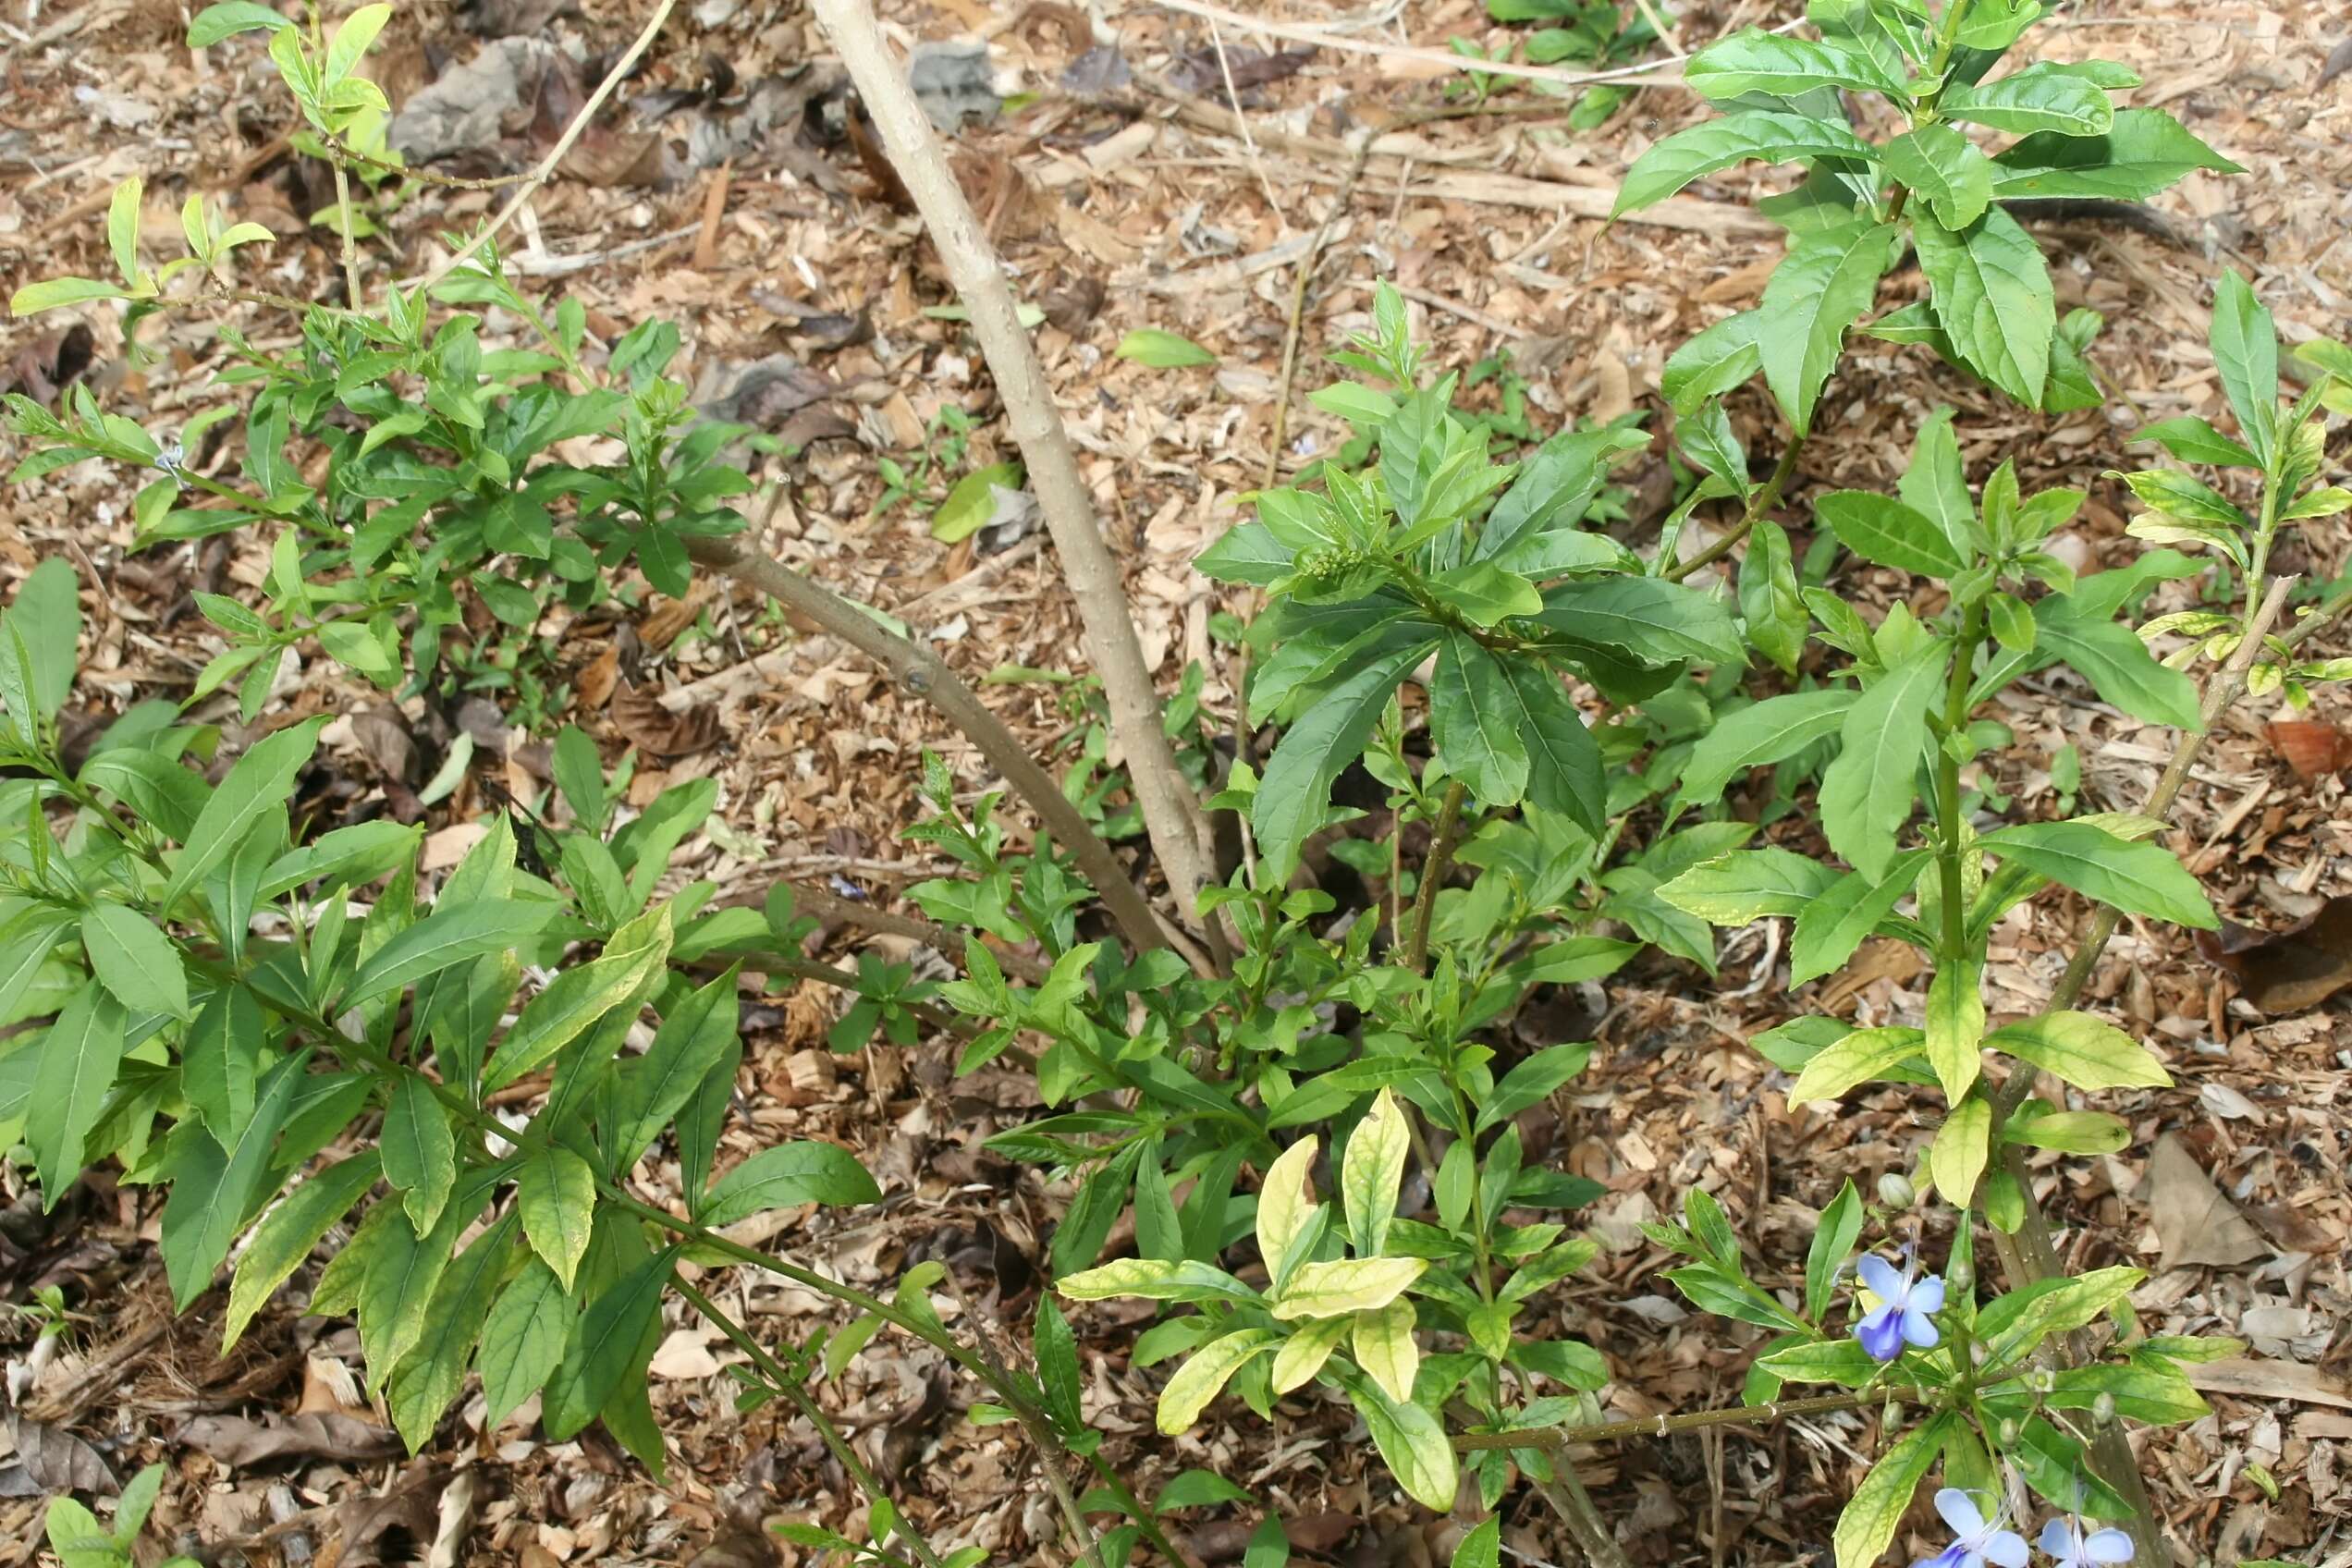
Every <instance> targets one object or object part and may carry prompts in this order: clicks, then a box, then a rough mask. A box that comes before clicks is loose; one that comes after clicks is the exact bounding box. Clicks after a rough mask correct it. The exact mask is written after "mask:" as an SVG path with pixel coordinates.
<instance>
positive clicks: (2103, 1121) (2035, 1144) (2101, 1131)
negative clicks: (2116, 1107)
mask: <svg viewBox="0 0 2352 1568" xmlns="http://www.w3.org/2000/svg"><path fill="white" fill-rule="evenodd" d="M2002 1135H2003V1137H2004V1138H2005V1139H2006V1140H2007V1141H2008V1142H2010V1143H2013V1144H2024V1145H2027V1146H2028V1147H2032V1148H2038V1149H2055V1150H2057V1151H2058V1152H2059V1153H2060V1154H2115V1153H2118V1152H2120V1151H2121V1150H2123V1149H2125V1148H2128V1147H2130V1146H2131V1141H2132V1133H2131V1123H2130V1122H2128V1121H2124V1120H2123V1118H2121V1117H2118V1116H2110V1115H2108V1114H2107V1113H2106V1112H2105V1111H2103V1110H2061V1111H2053V1112H2052V1113H2051V1114H2049V1115H2047V1116H2035V1117H2026V1116H2015V1117H2012V1118H2010V1120H2009V1122H2008V1124H2007V1125H2006V1126H2005V1127H2003V1129H2002Z"/></svg>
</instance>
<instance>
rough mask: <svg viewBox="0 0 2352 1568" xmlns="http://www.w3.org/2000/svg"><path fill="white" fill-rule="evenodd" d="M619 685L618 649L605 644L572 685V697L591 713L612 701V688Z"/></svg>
mask: <svg viewBox="0 0 2352 1568" xmlns="http://www.w3.org/2000/svg"><path fill="white" fill-rule="evenodd" d="M619 683H620V649H619V646H617V645H616V644H614V643H606V644H605V651H604V652H603V653H601V654H598V655H596V656H595V657H594V658H593V659H590V660H589V661H588V666H587V668H584V669H582V671H581V672H580V676H579V679H578V680H576V681H575V682H574V683H573V686H572V692H573V695H574V696H575V697H576V698H577V699H578V701H579V703H580V705H581V706H582V707H583V708H587V709H589V710H591V711H592V712H593V711H594V710H595V709H597V708H600V707H603V706H604V705H605V704H606V703H608V702H610V701H612V694H613V688H614V687H615V686H618V685H619Z"/></svg>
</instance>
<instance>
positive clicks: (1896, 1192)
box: [1879, 1170, 1919, 1208]
mask: <svg viewBox="0 0 2352 1568" xmlns="http://www.w3.org/2000/svg"><path fill="white" fill-rule="evenodd" d="M1918 1197H1919V1194H1918V1192H1917V1189H1915V1188H1914V1187H1913V1186H1912V1185H1911V1179H1910V1178H1909V1177H1907V1176H1905V1175H1904V1174H1903V1172H1902V1171H1900V1170H1890V1171H1888V1172H1886V1174H1884V1175H1882V1176H1880V1178H1879V1201H1880V1203H1882V1204H1884V1205H1886V1206H1887V1207H1889V1208H1909V1207H1911V1206H1912V1205H1913V1204H1914V1203H1916V1202H1917V1201H1918Z"/></svg>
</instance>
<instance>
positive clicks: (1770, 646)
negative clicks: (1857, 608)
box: [1739, 518, 1813, 675]
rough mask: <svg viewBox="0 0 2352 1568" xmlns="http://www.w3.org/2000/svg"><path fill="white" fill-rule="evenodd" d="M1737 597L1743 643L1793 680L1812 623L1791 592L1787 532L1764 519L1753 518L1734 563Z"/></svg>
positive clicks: (1792, 569) (1793, 566)
mask: <svg viewBox="0 0 2352 1568" xmlns="http://www.w3.org/2000/svg"><path fill="white" fill-rule="evenodd" d="M1739 597H1740V619H1742V620H1743V621H1745V622H1746V630H1747V640H1748V642H1750V643H1753V644H1754V645H1755V647H1756V651H1757V652H1758V653H1760V654H1762V655H1764V656H1765V657H1766V658H1769V659H1770V660H1771V661H1772V662H1773V663H1774V664H1776V665H1778V666H1780V667H1781V668H1782V670H1783V671H1785V672H1787V673H1789V674H1792V675H1794V674H1795V672H1796V661H1797V658H1798V656H1799V655H1802V654H1803V653H1804V652H1805V634H1806V631H1807V628H1809V627H1810V626H1811V625H1812V624H1813V623H1812V619H1811V618H1810V617H1809V616H1807V614H1806V611H1805V597H1804V595H1803V594H1801V593H1799V592H1798V589H1797V582H1796V557H1795V553H1794V552H1793V551H1791V549H1790V548H1789V536H1788V530H1786V529H1784V528H1782V526H1781V525H1780V524H1779V523H1777V522H1774V521H1772V520H1771V519H1770V518H1758V519H1757V520H1756V521H1755V523H1754V524H1753V525H1752V526H1751V527H1750V529H1749V531H1748V535H1747V554H1746V556H1744V557H1741V559H1740V569H1739Z"/></svg>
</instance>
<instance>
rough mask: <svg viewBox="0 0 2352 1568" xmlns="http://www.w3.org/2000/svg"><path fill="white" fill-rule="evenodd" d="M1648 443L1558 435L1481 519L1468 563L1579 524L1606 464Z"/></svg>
mask: <svg viewBox="0 0 2352 1568" xmlns="http://www.w3.org/2000/svg"><path fill="white" fill-rule="evenodd" d="M1648 444H1649V439H1648V436H1647V435H1643V434H1642V433H1641V432H1640V431H1637V430H1619V429H1614V428H1609V427H1604V428H1602V429H1599V430H1563V431H1562V432H1560V433H1559V434H1558V435H1554V436H1553V437H1552V438H1551V439H1550V440H1549V441H1546V442H1545V443H1544V444H1543V445H1542V446H1540V447H1537V448H1536V451H1535V455H1534V456H1533V457H1531V458H1529V459H1527V460H1526V461H1525V462H1524V463H1522V464H1521V465H1520V467H1519V476H1518V478H1516V479H1514V480H1513V481H1512V484H1511V488H1509V489H1508V490H1505V491H1504V492H1503V493H1502V495H1501V496H1500V497H1498V498H1497V499H1496V501H1495V504H1494V508H1493V509H1492V510H1491V511H1489V512H1488V514H1487V521H1486V522H1485V523H1484V524H1483V525H1482V526H1481V528H1480V530H1479V533H1478V542H1477V544H1476V545H1475V546H1474V547H1473V548H1472V549H1471V552H1470V558H1471V559H1472V560H1474V561H1476V560H1495V561H1500V560H1501V558H1502V557H1506V556H1508V555H1511V554H1512V553H1513V552H1514V551H1515V550H1516V549H1517V548H1518V547H1520V546H1522V545H1526V544H1527V543H1528V542H1529V541H1531V540H1533V539H1534V538H1535V537H1536V536H1537V534H1540V533H1546V532H1548V531H1550V530H1553V529H1562V528H1568V527H1571V526H1573V525H1574V524H1575V523H1576V522H1578V521H1582V519H1583V518H1584V515H1585V513H1586V511H1587V510H1589V509H1590V508H1591V507H1592V504H1593V499H1594V497H1595V496H1599V494H1600V488H1601V486H1602V485H1603V484H1606V483H1607V482H1608V478H1609V469H1610V465H1611V463H1612V462H1613V461H1615V460H1616V459H1617V458H1618V457H1620V456H1621V455H1623V453H1625V452H1628V451H1632V450H1635V449H1636V448H1638V447H1646V446H1648Z"/></svg>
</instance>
